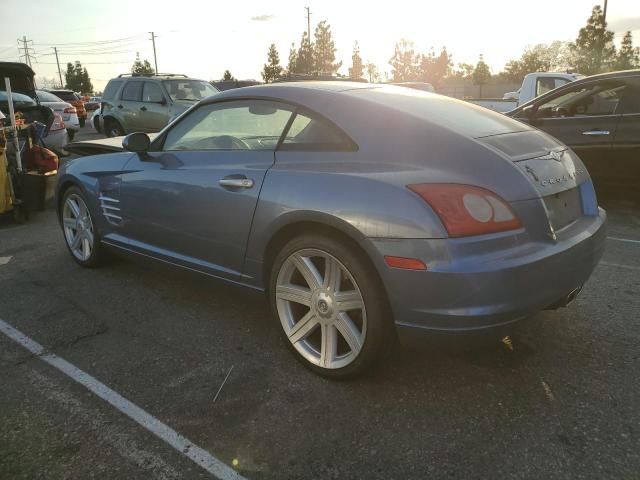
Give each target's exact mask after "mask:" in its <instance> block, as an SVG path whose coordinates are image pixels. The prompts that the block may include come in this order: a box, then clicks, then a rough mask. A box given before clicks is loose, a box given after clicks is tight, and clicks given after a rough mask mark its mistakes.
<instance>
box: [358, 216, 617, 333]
mask: <svg viewBox="0 0 640 480" xmlns="http://www.w3.org/2000/svg"><path fill="white" fill-rule="evenodd" d="M605 238H606V213H605V211H604V210H602V209H599V211H598V213H597V215H596V216H584V217H581V218H580V219H579V220H578V221H576V222H575V223H574V224H572V225H570V226H569V227H567V228H566V229H565V230H564V231H563V232H561V234H559V235H558V237H557V239H556V240H552V239H551V238H549V239H547V240H537V241H531V240H527V237H526V235H525V234H522V235H520V236H518V235H513V234H511V235H507V236H505V235H504V234H503V235H500V234H496V235H493V236H490V235H487V236H484V238H482V239H479V237H476V238H472V237H468V238H457V239H433V240H428V239H402V240H395V239H394V240H388V239H387V240H384V239H369V241H370V242H371V244H372V245H373V248H374V250H375V253H374V255H373V256H374V258H375V262H376V264H377V267H378V269H379V271H380V273H381V278H382V280H383V283H384V285H385V287H386V290H387V294H388V297H389V301H390V304H391V308H392V311H393V315H394V319H395V323H396V326H397V327H398V329H421V330H423V329H427V330H442V331H468V330H479V329H484V328H489V327H496V326H500V325H504V324H508V323H511V322H514V321H516V320H519V319H522V318H525V317H527V316H530V315H532V314H534V313H536V312H539V311H540V310H543V309H545V308H547V307H550V306H552V305H554V304H557V303H558V302H559V301H561V300H562V299H563V298H564V297H566V296H567V295H569V294H570V293H571V292H573V291H574V290H575V289H577V288H579V287H581V286H582V285H583V284H584V283H585V282H586V281H587V279H588V278H589V276H590V275H591V273H592V271H593V269H594V268H595V266H596V265H597V263H598V261H599V260H600V258H601V256H602V253H603V251H604V243H605ZM371 244H370V245H371ZM461 253H463V254H461ZM385 255H394V256H403V257H411V258H420V259H421V260H423V262H424V263H425V264H426V265H427V270H426V271H413V270H401V269H394V268H390V267H388V266H387V265H386V264H385V263H384V256H385Z"/></svg>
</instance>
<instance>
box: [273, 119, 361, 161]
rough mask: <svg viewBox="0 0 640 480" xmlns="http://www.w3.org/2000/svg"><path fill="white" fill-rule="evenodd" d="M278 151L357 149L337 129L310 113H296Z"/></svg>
mask: <svg viewBox="0 0 640 480" xmlns="http://www.w3.org/2000/svg"><path fill="white" fill-rule="evenodd" d="M280 150H289V151H290V150H297V151H336V152H343V151H354V150H357V147H356V145H355V143H354V142H353V140H351V139H350V138H349V137H348V136H347V135H346V134H345V133H343V132H342V131H341V130H340V129H339V128H338V127H336V126H335V125H333V124H332V123H330V122H329V121H328V120H325V119H323V118H321V117H319V116H317V115H315V114H313V113H311V112H304V111H298V112H297V113H296V116H295V118H294V119H293V122H292V123H291V126H290V128H289V130H288V131H287V134H286V136H285V138H284V140H283V141H282V145H280Z"/></svg>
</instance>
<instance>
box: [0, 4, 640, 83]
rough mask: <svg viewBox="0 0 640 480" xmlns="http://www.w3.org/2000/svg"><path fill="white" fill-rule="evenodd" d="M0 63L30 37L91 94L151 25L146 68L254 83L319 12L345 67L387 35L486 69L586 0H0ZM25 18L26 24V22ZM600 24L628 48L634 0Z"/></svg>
mask: <svg viewBox="0 0 640 480" xmlns="http://www.w3.org/2000/svg"><path fill="white" fill-rule="evenodd" d="M0 3H1V5H0V60H4V61H16V60H18V48H17V39H18V38H22V37H23V36H26V38H27V39H28V40H32V41H33V43H32V44H30V46H31V47H32V50H31V52H32V53H33V54H35V60H34V61H33V62H32V63H33V69H34V70H35V71H36V75H37V76H38V77H47V78H53V77H56V78H57V67H56V64H55V56H54V55H53V48H52V47H53V46H56V47H57V48H58V51H59V59H60V62H61V65H62V69H63V75H64V65H66V63H67V62H74V61H75V60H79V61H81V62H82V63H83V65H85V66H86V67H87V69H88V71H89V74H90V76H91V79H92V81H93V84H94V87H95V88H96V90H102V88H104V85H105V84H106V82H107V81H108V80H109V79H110V78H112V77H114V76H117V75H118V74H120V73H125V72H129V71H130V68H131V65H132V63H133V62H134V60H135V58H136V52H139V53H140V56H141V58H143V59H148V60H149V61H150V62H151V64H152V65H153V48H152V43H151V40H150V39H149V38H150V35H149V33H148V32H150V31H154V32H155V34H156V35H157V36H158V37H157V39H156V50H157V60H158V70H159V71H160V72H171V73H184V74H187V75H189V76H192V77H196V78H202V79H205V80H212V79H219V78H221V77H222V74H223V72H224V71H225V70H226V69H229V70H230V71H231V73H232V74H233V75H234V76H235V77H236V78H240V79H249V78H253V79H261V77H260V72H261V70H262V66H263V64H264V63H265V62H266V61H267V51H268V48H269V45H270V44H271V43H275V44H276V47H277V48H278V52H279V54H280V60H281V64H283V65H284V66H286V63H287V58H288V54H289V48H290V46H291V43H292V42H295V43H296V45H298V44H299V42H300V38H301V35H302V32H303V30H306V28H307V19H306V10H305V8H304V7H305V6H309V7H310V10H311V29H312V31H313V29H314V27H315V25H316V24H317V23H318V22H319V21H321V20H327V21H328V23H329V24H330V25H331V29H332V32H333V36H334V40H335V43H336V47H337V53H336V56H337V60H342V62H343V66H342V68H341V69H340V73H344V74H346V73H347V69H348V67H349V66H350V65H351V54H352V49H353V44H354V42H355V41H357V42H358V43H359V45H360V53H361V56H362V57H363V59H364V60H365V62H367V61H371V62H373V63H375V64H376V65H377V66H378V69H379V70H380V71H381V72H385V71H389V70H390V66H389V64H388V61H389V59H390V58H391V56H392V55H393V50H394V45H395V42H396V41H398V40H400V39H402V38H405V39H408V40H410V41H412V42H414V44H415V48H416V50H417V51H419V52H427V51H428V50H429V49H430V48H431V47H433V48H435V49H436V51H439V50H440V49H441V48H442V46H446V47H447V50H448V51H449V53H451V54H452V55H453V61H454V63H455V64H458V63H461V62H466V63H473V64H475V63H476V62H477V61H478V57H479V55H480V54H483V55H484V59H485V61H486V62H487V63H488V64H489V66H490V67H491V69H492V71H493V72H494V73H497V72H499V71H500V70H501V69H502V68H503V67H504V65H505V63H506V62H507V61H509V60H510V59H514V58H518V57H520V55H521V54H522V52H523V50H524V49H525V47H526V46H527V45H534V44H537V43H550V42H552V41H554V40H574V39H575V38H576V36H577V34H578V30H579V29H580V27H582V26H584V24H585V23H586V20H587V18H588V17H589V15H590V13H591V8H592V7H593V5H595V4H596V3H597V2H596V1H595V0H534V1H526V0H519V1H515V0H511V1H508V0H507V1H504V0H483V1H481V2H480V1H476V0H474V1H459V0H447V1H439V2H434V1H428V0H422V1H413V0H404V1H402V2H397V3H396V2H390V1H387V2H372V1H369V2H366V1H347V0H301V1H294V0H270V1H268V2H265V1H264V0H262V1H260V0H243V1H240V2H229V1H227V2H216V1H212V0H189V1H185V2H177V1H175V0H173V1H167V0H155V1H152V0H109V1H95V2H93V1H89V2H87V1H86V0H84V1H77V0H56V1H54V2H51V1H49V0H47V1H44V0H30V1H29V2H25V1H24V0H1V1H0ZM30 18H33V20H31V21H29V20H28V19H30ZM607 21H608V23H609V29H611V30H613V31H614V32H615V34H616V37H615V39H616V43H618V44H619V42H620V40H621V38H622V36H623V35H624V32H625V31H626V30H632V32H633V35H634V37H633V38H634V44H635V45H636V46H638V45H640V0H610V1H609V6H608V12H607Z"/></svg>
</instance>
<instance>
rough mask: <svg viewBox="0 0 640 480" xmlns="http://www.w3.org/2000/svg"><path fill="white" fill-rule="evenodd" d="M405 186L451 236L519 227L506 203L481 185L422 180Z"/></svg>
mask: <svg viewBox="0 0 640 480" xmlns="http://www.w3.org/2000/svg"><path fill="white" fill-rule="evenodd" d="M407 188H409V189H410V190H412V191H413V192H415V193H417V194H418V195H420V197H422V199H423V200H425V201H426V202H427V203H428V204H429V205H430V206H431V208H433V210H434V211H435V212H436V213H437V214H438V216H439V217H440V220H442V223H443V224H444V227H445V228H446V229H447V232H448V233H449V236H451V237H466V236H469V235H482V234H486V233H495V232H504V231H506V230H514V229H516V228H520V227H521V226H522V224H521V223H520V220H519V219H518V217H517V216H516V214H515V212H514V211H513V210H512V209H511V207H510V206H509V204H507V202H505V201H504V200H503V199H502V198H500V197H499V196H498V195H496V194H495V193H493V192H491V191H490V190H486V189H484V188H480V187H474V186H471V185H459V184H453V183H451V184H449V183H444V184H439V183H421V184H416V185H407Z"/></svg>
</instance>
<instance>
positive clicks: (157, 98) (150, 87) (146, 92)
mask: <svg viewBox="0 0 640 480" xmlns="http://www.w3.org/2000/svg"><path fill="white" fill-rule="evenodd" d="M142 101H143V102H147V103H162V102H163V101H164V95H163V94H162V90H160V87H159V86H158V85H157V84H155V83H153V82H144V87H143V88H142Z"/></svg>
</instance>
